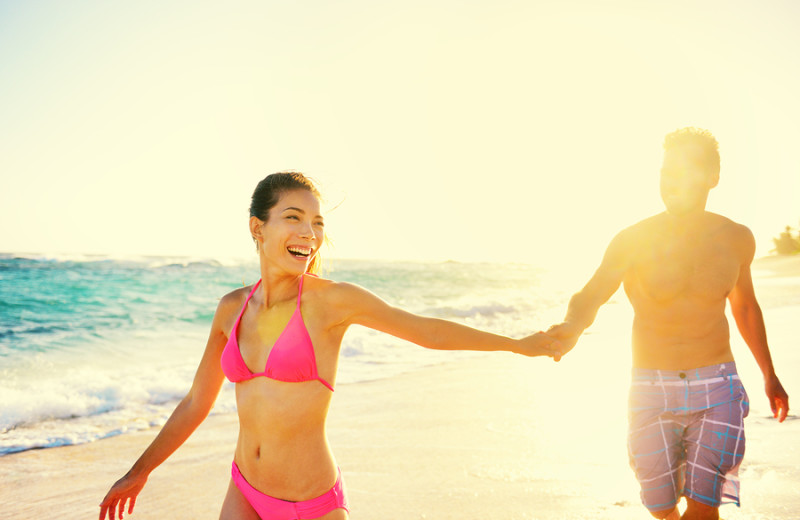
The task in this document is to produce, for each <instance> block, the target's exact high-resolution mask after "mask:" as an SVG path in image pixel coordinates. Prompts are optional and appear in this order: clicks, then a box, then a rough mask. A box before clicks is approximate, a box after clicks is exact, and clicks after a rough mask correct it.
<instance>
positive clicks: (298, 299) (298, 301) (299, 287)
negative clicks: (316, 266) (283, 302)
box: [297, 274, 306, 309]
mask: <svg viewBox="0 0 800 520" xmlns="http://www.w3.org/2000/svg"><path fill="white" fill-rule="evenodd" d="M305 278H306V275H304V274H301V275H300V285H298V286H297V308H298V309H299V308H300V296H301V295H302V294H303V280H305Z"/></svg>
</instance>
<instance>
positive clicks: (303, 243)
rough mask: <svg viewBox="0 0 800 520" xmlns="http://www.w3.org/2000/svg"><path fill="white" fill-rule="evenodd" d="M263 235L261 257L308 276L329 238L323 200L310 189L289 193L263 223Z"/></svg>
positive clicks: (285, 194) (273, 208)
mask: <svg viewBox="0 0 800 520" xmlns="http://www.w3.org/2000/svg"><path fill="white" fill-rule="evenodd" d="M261 236H262V241H261V243H260V250H261V254H262V255H264V256H265V257H266V259H267V260H268V261H269V262H270V263H271V264H274V265H276V266H278V267H280V268H282V269H283V270H286V271H289V272H292V273H297V274H302V273H305V272H306V271H307V270H308V266H309V264H310V263H311V260H312V259H313V258H314V256H315V255H316V254H317V252H318V251H319V248H320V247H322V243H323V240H324V238H325V223H324V220H323V218H322V215H321V211H320V203H319V199H317V197H316V196H315V195H314V194H313V193H311V192H310V191H308V190H302V189H300V190H291V191H287V192H285V193H284V194H283V195H281V197H280V199H278V203H277V204H275V206H273V207H272V209H270V210H269V219H268V220H267V222H266V223H263V224H261Z"/></svg>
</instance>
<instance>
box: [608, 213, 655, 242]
mask: <svg viewBox="0 0 800 520" xmlns="http://www.w3.org/2000/svg"><path fill="white" fill-rule="evenodd" d="M663 220H664V213H659V214H657V215H652V216H650V217H647V218H644V219H642V220H640V221H639V222H636V223H635V224H631V225H630V226H628V227H626V228H624V229H623V230H622V231H620V232H619V233H618V236H620V237H623V238H625V237H629V238H630V239H634V240H635V239H637V238H641V235H642V234H643V233H650V232H651V231H652V230H653V229H655V228H656V227H658V226H660V225H661V223H662V222H663Z"/></svg>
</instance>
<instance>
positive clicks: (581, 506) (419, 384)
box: [0, 257, 800, 520]
mask: <svg viewBox="0 0 800 520" xmlns="http://www.w3.org/2000/svg"><path fill="white" fill-rule="evenodd" d="M754 269H759V270H761V269H767V270H770V269H774V271H775V272H778V269H780V270H781V271H780V272H781V276H789V277H797V276H799V275H800V257H788V258H768V259H767V260H766V261H764V260H763V259H759V260H757V264H754ZM759 276H765V275H763V274H760V275H759ZM766 276H767V277H768V278H769V279H770V281H769V282H767V283H765V284H763V285H762V287H759V283H758V279H756V280H755V285H756V291H757V293H759V299H760V300H761V294H762V293H763V294H764V296H769V297H777V296H779V295H778V294H777V293H771V292H769V291H773V290H778V289H780V290H785V289H786V286H783V284H776V283H775V281H774V280H773V279H772V278H773V277H772V276H770V275H766ZM762 279H763V278H762ZM796 284H797V281H796V280H793V281H791V282H790V285H789V286H788V287H789V288H790V289H791V290H793V289H792V288H793V287H794V286H795V285H796ZM765 300H766V301H770V298H765ZM772 301H775V302H776V303H777V302H780V301H781V300H780V298H778V299H774V300H772ZM792 301H794V298H793V299H792ZM762 303H763V301H762ZM763 310H764V317H765V322H766V324H767V331H768V333H769V338H770V345H771V348H772V354H773V358H774V359H775V363H776V369H777V371H778V375H779V376H781V377H782V382H783V384H784V386H785V387H786V390H787V392H788V393H789V394H790V395H797V393H798V392H800V381H798V380H796V378H794V379H792V378H790V376H792V375H793V374H795V373H796V370H797V369H798V367H800V352H798V351H797V350H796V349H794V348H793V345H794V344H795V343H796V335H797V334H796V316H797V314H796V311H797V306H796V304H794V305H793V306H790V307H783V306H780V305H778V306H776V307H771V306H770V305H766V306H765V307H764V309H763ZM600 313H601V315H600V316H599V317H598V321H597V323H596V324H595V325H594V326H593V327H592V328H591V329H589V330H588V331H587V333H586V336H585V338H584V339H582V340H581V343H580V344H579V348H578V349H576V352H575V353H572V354H570V355H569V356H567V357H566V358H565V359H564V360H563V361H561V362H560V363H557V364H556V363H553V362H552V361H551V360H549V359H547V358H533V359H528V358H524V357H522V356H517V355H513V354H509V353H487V354H479V355H475V356H469V357H466V358H460V359H457V358H454V359H452V360H448V361H446V362H444V363H440V364H436V365H431V366H426V367H422V368H419V369H415V370H413V371H410V372H404V373H401V374H398V375H394V376H391V377H388V378H383V379H376V380H372V381H365V382H359V383H343V384H340V385H338V386H337V388H336V394H335V396H334V399H333V402H332V405H331V410H330V413H329V418H328V434H329V440H330V443H331V446H332V449H333V452H334V455H335V456H336V458H337V461H338V464H339V466H340V467H341V469H342V474H343V478H344V482H345V486H346V489H347V491H348V498H349V501H350V504H351V518H357V519H366V520H372V519H380V520H393V519H398V520H399V519H409V518H419V519H426V520H446V519H460V520H469V519H491V518H495V519H498V520H501V519H502V520H508V519H511V520H514V519H536V520H549V519H554V520H555V519H559V520H560V519H563V518H570V519H575V520H580V519H587V520H588V519H601V520H602V519H609V520H611V519H615V520H617V519H622V520H626V519H643V518H647V517H648V513H647V511H646V510H645V509H644V508H643V507H642V506H641V504H640V502H639V498H638V485H637V483H636V482H635V479H634V478H633V474H632V472H631V471H630V469H629V467H628V461H627V453H626V447H625V430H626V404H627V402H626V391H627V386H628V382H629V378H630V346H629V345H630V333H629V330H630V317H631V312H630V308H629V305H628V304H627V302H623V301H622V298H620V299H616V298H615V299H612V302H611V303H609V304H608V305H606V306H604V307H603V308H602V309H601V311H600ZM729 319H730V318H729ZM733 327H734V325H733V323H732V322H731V328H732V349H733V352H734V355H735V357H736V361H737V367H738V368H739V373H740V376H741V377H742V380H743V381H744V383H745V387H746V389H747V391H748V393H749V396H750V401H751V413H750V416H749V417H748V418H747V419H746V423H745V424H746V430H747V438H748V446H747V452H746V454H745V458H744V463H743V465H742V468H741V471H740V479H741V483H742V507H741V508H739V509H737V508H736V507H735V506H725V507H723V508H722V509H721V515H722V516H723V517H724V518H726V519H727V520H743V519H745V518H774V519H780V520H788V519H790V518H794V517H795V516H796V511H797V510H798V509H800V496H798V495H797V493H796V487H797V485H798V484H800V449H798V448H797V447H796V446H795V445H796V440H797V439H798V438H800V420H798V416H797V413H796V412H790V417H789V418H788V419H787V421H786V422H785V423H784V424H782V425H778V424H777V421H775V420H774V419H772V418H771V417H770V415H769V409H768V406H767V403H766V398H765V396H764V393H763V389H762V385H761V382H760V373H759V371H758V367H757V366H756V364H755V361H754V360H753V358H752V355H751V354H750V353H749V351H748V349H747V347H746V345H744V343H743V341H741V338H739V337H738V335H736V332H735V329H734V328H733ZM408 348H415V347H408ZM237 430H238V420H237V417H236V415H235V414H234V413H218V414H216V415H212V416H210V417H209V418H207V419H206V421H204V423H203V424H201V426H200V427H199V428H198V430H197V431H196V432H195V433H194V434H193V435H192V437H190V439H189V440H188V441H187V442H186V443H185V444H184V445H183V446H182V447H181V448H180V449H179V450H178V451H177V452H176V453H175V454H173V456H172V457H170V459H168V460H167V461H166V462H165V463H164V464H163V465H162V466H160V467H159V468H158V469H157V470H156V471H154V472H153V474H152V475H151V476H150V479H149V482H148V484H147V486H146V487H145V489H144V490H143V492H142V494H141V495H140V496H139V499H138V500H137V504H136V509H135V511H134V514H133V515H132V518H133V519H137V518H139V519H148V518H171V519H175V520H182V519H187V520H203V519H216V518H218V515H219V510H220V507H221V504H222V500H223V498H224V495H225V491H226V489H227V486H228V482H229V479H230V464H231V459H232V456H233V451H234V447H235V443H236V435H237ZM157 432H158V428H149V429H144V430H138V431H132V432H128V433H125V434H122V435H116V436H113V437H108V438H104V439H101V440H97V441H94V442H91V443H86V444H79V445H73V446H64V447H54V448H46V449H34V450H27V451H23V452H18V453H13V454H9V455H5V456H2V457H0V482H2V486H0V504H2V517H3V519H4V520H21V519H29V518H33V517H40V516H46V515H52V514H56V515H58V516H59V517H60V518H66V519H70V518H76V519H78V518H83V519H85V518H97V515H98V511H99V509H98V507H97V504H99V502H100V501H101V500H102V498H103V496H104V495H105V493H106V492H107V490H108V489H109V487H110V486H111V485H112V484H113V482H114V481H115V480H116V479H118V478H120V477H121V476H122V475H123V474H124V472H125V471H127V470H128V468H129V467H130V466H131V465H132V464H133V462H134V461H135V459H136V458H137V457H138V456H139V455H140V454H141V452H142V451H143V450H144V449H145V447H146V446H147V445H148V444H149V443H150V442H151V441H152V439H153V438H154V437H155V435H156V434H157ZM126 518H127V515H126Z"/></svg>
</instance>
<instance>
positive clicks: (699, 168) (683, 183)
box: [661, 143, 717, 215]
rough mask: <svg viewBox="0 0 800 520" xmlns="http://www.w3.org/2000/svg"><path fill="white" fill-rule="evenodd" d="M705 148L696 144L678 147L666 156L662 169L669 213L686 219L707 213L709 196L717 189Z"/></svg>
mask: <svg viewBox="0 0 800 520" xmlns="http://www.w3.org/2000/svg"><path fill="white" fill-rule="evenodd" d="M716 182H717V177H716V175H714V174H712V172H711V168H710V167H709V165H708V159H707V158H706V154H705V152H704V150H703V148H702V147H700V146H698V145H695V144H690V143H687V144H684V145H680V146H676V147H674V148H671V149H669V150H666V151H665V152H664V162H663V164H662V166H661V200H663V201H664V206H666V208H667V212H668V213H671V214H674V215H684V214H687V213H691V212H693V211H703V210H704V209H705V207H706V200H707V199H708V192H709V190H711V188H713V187H714V186H715V185H716Z"/></svg>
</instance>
